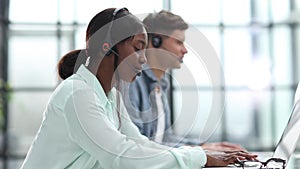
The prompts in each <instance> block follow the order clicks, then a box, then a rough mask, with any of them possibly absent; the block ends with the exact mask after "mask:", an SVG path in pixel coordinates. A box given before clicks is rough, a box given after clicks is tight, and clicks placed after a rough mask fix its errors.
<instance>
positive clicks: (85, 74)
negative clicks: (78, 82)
mask: <svg viewBox="0 0 300 169" xmlns="http://www.w3.org/2000/svg"><path fill="white" fill-rule="evenodd" d="M76 74H77V75H79V76H80V77H81V78H82V79H83V80H84V81H85V82H86V84H87V85H88V86H90V87H91V88H92V89H93V90H94V91H95V93H96V94H97V95H98V97H99V98H100V101H101V102H103V103H106V102H108V98H107V96H106V94H105V92H104V90H103V88H102V86H101V84H100V83H99V81H98V79H97V78H96V76H95V75H94V74H93V73H91V72H90V71H89V70H88V69H87V68H86V67H85V66H84V65H81V66H80V67H79V69H78V70H77V72H76Z"/></svg>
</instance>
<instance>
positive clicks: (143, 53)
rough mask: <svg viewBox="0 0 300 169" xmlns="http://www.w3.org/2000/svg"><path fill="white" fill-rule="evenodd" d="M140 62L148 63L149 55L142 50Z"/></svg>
mask: <svg viewBox="0 0 300 169" xmlns="http://www.w3.org/2000/svg"><path fill="white" fill-rule="evenodd" d="M139 63H140V64H145V63H147V57H146V54H145V52H141V54H140V56H139Z"/></svg>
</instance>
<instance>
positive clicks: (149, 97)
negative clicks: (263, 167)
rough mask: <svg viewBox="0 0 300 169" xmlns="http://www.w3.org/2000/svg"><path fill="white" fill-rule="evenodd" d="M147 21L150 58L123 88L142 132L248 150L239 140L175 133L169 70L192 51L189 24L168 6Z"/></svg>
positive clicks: (176, 141) (172, 142) (173, 141)
mask: <svg viewBox="0 0 300 169" xmlns="http://www.w3.org/2000/svg"><path fill="white" fill-rule="evenodd" d="M143 23H144V24H145V25H146V28H147V32H148V40H149V41H148V47H147V50H146V56H147V60H148V62H147V64H145V65H144V69H143V73H142V74H141V76H140V77H139V78H137V79H136V81H135V82H133V83H131V84H129V90H128V91H126V92H128V93H126V92H123V98H125V99H124V104H125V106H126V108H127V110H128V113H129V115H130V117H131V119H132V121H133V122H134V123H135V124H136V125H137V127H138V128H139V130H140V132H141V133H142V134H143V135H145V136H147V137H148V138H149V139H151V140H154V141H156V142H158V143H161V144H164V145H168V146H174V147H177V146H180V145H183V144H185V145H201V146H202V148H203V149H206V150H215V151H245V149H244V148H243V147H241V146H240V145H237V144H232V143H227V142H219V143H201V142H200V140H199V139H191V138H183V137H180V136H178V135H176V134H175V133H174V131H173V129H172V126H171V112H170V105H169V101H168V99H167V92H168V88H169V82H168V77H167V74H166V72H167V71H168V70H170V69H179V68H180V67H181V63H182V61H183V57H184V55H185V54H186V53H187V52H188V51H187V49H186V47H185V45H184V40H185V31H186V30H187V29H188V24H187V23H186V22H185V21H184V20H183V19H182V18H181V17H180V16H178V15H175V14H173V13H171V12H168V11H164V10H162V11H160V12H158V13H153V14H149V15H148V16H147V17H146V18H145V19H144V20H143ZM128 97H129V98H128Z"/></svg>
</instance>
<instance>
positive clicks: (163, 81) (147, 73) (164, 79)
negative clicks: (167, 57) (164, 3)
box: [142, 64, 169, 89]
mask: <svg viewBox="0 0 300 169" xmlns="http://www.w3.org/2000/svg"><path fill="white" fill-rule="evenodd" d="M142 73H143V74H145V76H147V77H148V79H149V80H151V81H152V82H156V83H159V84H160V85H161V87H162V88H163V89H167V88H168V87H169V82H168V78H167V75H168V73H165V75H164V77H162V78H161V80H158V79H157V77H156V76H155V75H154V73H153V71H152V69H151V68H150V66H149V65H148V64H144V65H143V72H142Z"/></svg>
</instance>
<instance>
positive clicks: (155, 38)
mask: <svg viewBox="0 0 300 169" xmlns="http://www.w3.org/2000/svg"><path fill="white" fill-rule="evenodd" d="M151 43H152V46H153V47H155V48H159V47H160V46H161V44H162V37H161V36H160V35H156V34H152V36H151Z"/></svg>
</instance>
